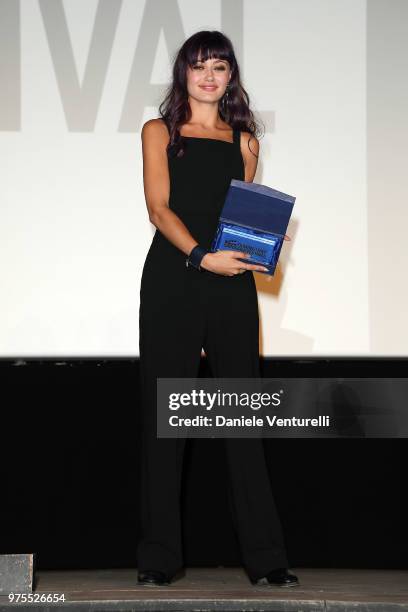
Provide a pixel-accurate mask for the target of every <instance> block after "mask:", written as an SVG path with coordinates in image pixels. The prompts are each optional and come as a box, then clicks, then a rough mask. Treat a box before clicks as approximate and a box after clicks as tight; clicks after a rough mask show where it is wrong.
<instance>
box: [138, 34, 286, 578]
mask: <svg viewBox="0 0 408 612" xmlns="http://www.w3.org/2000/svg"><path fill="white" fill-rule="evenodd" d="M159 112H160V115H161V117H160V118H158V119H152V120H150V121H147V122H146V123H145V124H144V126H143V129H142V148H143V178H144V190H145V197H146V205H147V209H148V213H149V218H150V221H151V222H152V223H153V224H154V225H155V226H156V228H157V229H156V232H155V235H154V238H153V241H152V244H151V246H150V249H149V252H148V254H147V257H146V261H145V264H144V267H143V273H142V279H141V286H140V312H139V323H140V373H141V397H142V443H141V457H140V461H141V527H142V537H141V540H140V542H139V545H138V549H137V559H138V581H139V583H140V584H146V585H165V584H169V583H170V582H171V580H172V579H173V578H174V576H175V575H176V573H178V571H179V570H181V569H182V567H183V558H182V542H181V518H180V499H179V498H180V484H181V469H182V461H183V451H184V444H185V438H172V439H170V438H157V435H156V422H157V418H156V379H157V378H158V377H167V378H173V377H178V378H185V377H186V378H189V377H191V378H193V377H195V376H197V373H198V368H199V364H200V357H201V350H202V348H204V351H205V354H206V356H207V359H208V361H209V364H210V368H211V371H212V374H213V376H215V377H259V376H260V372H259V344H258V340H259V335H258V326H259V321H258V302H257V293H256V286H255V281H254V277H253V273H252V271H253V270H264V269H265V268H264V267H263V266H260V265H252V264H248V263H245V262H243V261H241V259H243V258H245V257H246V254H245V253H242V252H240V251H227V250H222V251H218V252H216V253H210V252H209V250H210V247H211V242H212V239H213V237H214V234H215V230H216V227H217V222H218V217H219V214H220V212H221V209H222V206H223V203H224V199H225V196H226V193H227V190H228V187H229V184H230V181H231V179H232V178H235V179H240V180H246V181H252V180H253V178H254V175H255V171H256V166H257V155H258V150H259V143H258V140H257V139H256V138H255V137H254V132H255V129H256V124H255V122H254V120H253V115H252V112H251V111H250V110H249V107H248V96H247V93H246V92H245V90H244V89H243V87H242V85H241V83H240V76H239V68H238V65H237V61H236V58H235V55H234V51H233V47H232V44H231V42H230V40H229V39H228V38H227V37H226V36H225V35H224V34H222V33H221V32H217V31H202V32H198V33H196V34H194V35H193V36H191V37H190V38H189V39H188V40H187V41H186V42H185V43H184V44H183V45H182V47H181V48H180V50H179V52H178V54H177V57H176V60H175V63H174V67H173V82H172V84H171V87H170V88H169V91H168V93H167V96H166V98H165V100H164V101H163V102H162V104H161V105H160V107H159ZM237 330H239V333H237ZM224 444H225V454H226V458H227V465H228V474H229V483H228V486H229V489H228V494H229V503H230V507H231V511H232V518H233V521H234V526H235V529H236V533H237V534H238V539H239V543H240V549H241V554H242V558H243V564H244V567H245V569H246V571H247V574H248V577H249V579H250V581H251V582H252V583H253V584H275V585H280V586H292V585H295V584H298V580H297V577H296V576H294V575H293V574H291V573H290V572H289V571H288V570H287V566H288V562H287V557H286V551H285V546H284V541H283V536H282V530H281V525H280V521H279V517H278V514H277V510H276V507H275V503H274V500H273V497H272V493H271V489H270V483H269V480H268V473H267V467H266V463H265V457H264V449H263V441H262V439H261V438H257V439H248V438H245V439H242V438H234V439H225V440H224Z"/></svg>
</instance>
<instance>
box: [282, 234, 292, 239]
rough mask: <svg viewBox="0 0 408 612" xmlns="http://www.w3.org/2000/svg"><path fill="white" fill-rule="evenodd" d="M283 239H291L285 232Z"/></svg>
mask: <svg viewBox="0 0 408 612" xmlns="http://www.w3.org/2000/svg"><path fill="white" fill-rule="evenodd" d="M284 240H292V238H291V237H290V236H288V235H287V234H285V236H284Z"/></svg>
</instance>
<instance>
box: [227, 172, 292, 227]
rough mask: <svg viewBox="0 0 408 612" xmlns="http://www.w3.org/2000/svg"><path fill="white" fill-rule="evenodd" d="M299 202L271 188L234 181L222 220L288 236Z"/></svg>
mask: <svg viewBox="0 0 408 612" xmlns="http://www.w3.org/2000/svg"><path fill="white" fill-rule="evenodd" d="M295 200H296V197H295V196H291V195H289V194H287V193H283V192H282V191H278V190H277V189H272V187H268V186H267V185H261V184H259V183H248V182H246V181H240V180H238V179H231V183H230V185H229V187H228V192H227V195H226V198H225V202H224V206H223V209H222V211H221V216H220V220H221V221H230V222H232V223H237V224H238V225H244V226H246V227H251V228H253V229H259V230H261V231H266V232H272V233H274V234H285V232H286V229H287V227H288V223H289V219H290V216H291V214H292V210H293V205H294V203H295Z"/></svg>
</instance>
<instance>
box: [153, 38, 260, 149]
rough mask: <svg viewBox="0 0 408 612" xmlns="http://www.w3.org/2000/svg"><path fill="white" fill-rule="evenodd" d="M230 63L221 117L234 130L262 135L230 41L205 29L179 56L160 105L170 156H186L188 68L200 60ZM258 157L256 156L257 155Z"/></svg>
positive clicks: (190, 41) (189, 42) (188, 116)
mask: <svg viewBox="0 0 408 612" xmlns="http://www.w3.org/2000/svg"><path fill="white" fill-rule="evenodd" d="M199 56H200V59H201V60H202V61H206V60H207V59H209V58H217V59H222V60H227V61H228V62H229V64H230V68H231V78H230V81H229V87H228V96H226V95H225V94H224V95H223V97H222V98H221V99H220V101H219V104H218V110H219V114H220V116H221V118H222V120H223V121H225V122H226V123H228V125H230V126H231V128H232V129H234V130H235V129H237V130H241V131H243V132H249V133H250V134H252V135H254V136H258V135H260V128H259V125H258V122H257V121H256V120H255V118H254V115H253V113H252V111H251V109H250V108H249V96H248V93H247V92H246V91H245V89H244V87H243V86H242V83H241V79H240V73H239V66H238V62H237V60H236V57H235V53H234V48H233V46H232V43H231V41H230V39H229V38H228V37H227V36H226V35H225V34H223V33H222V32H219V31H218V30H212V31H210V30H201V31H200V32H196V33H195V34H193V35H192V36H190V38H188V39H187V40H186V41H185V42H184V44H183V45H182V46H181V47H180V49H179V51H178V52H177V54H176V58H175V61H174V65H173V80H172V83H171V84H170V86H169V88H168V90H167V92H166V95H165V98H164V100H163V102H162V103H161V104H160V106H159V113H160V117H161V119H163V121H164V122H165V124H166V125H167V128H168V130H169V134H170V141H169V144H168V145H167V153H168V154H169V155H176V156H177V157H180V156H182V155H183V154H184V144H185V141H184V139H183V136H181V135H180V127H181V126H182V125H183V124H184V123H186V122H188V121H189V120H190V119H191V114H192V113H191V107H190V104H189V102H188V91H187V67H188V66H189V67H190V68H192V67H193V66H194V65H195V64H196V62H197V59H198V57H199ZM254 155H255V154H254Z"/></svg>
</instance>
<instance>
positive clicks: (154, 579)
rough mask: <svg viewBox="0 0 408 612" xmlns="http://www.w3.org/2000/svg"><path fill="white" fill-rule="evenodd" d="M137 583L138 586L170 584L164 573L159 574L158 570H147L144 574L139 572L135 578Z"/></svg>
mask: <svg viewBox="0 0 408 612" xmlns="http://www.w3.org/2000/svg"><path fill="white" fill-rule="evenodd" d="M137 581H138V583H139V584H143V585H146V586H165V585H168V584H170V581H169V579H168V578H167V576H166V574H165V573H164V572H160V571H159V570H147V571H146V572H139V574H138V576H137Z"/></svg>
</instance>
